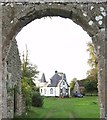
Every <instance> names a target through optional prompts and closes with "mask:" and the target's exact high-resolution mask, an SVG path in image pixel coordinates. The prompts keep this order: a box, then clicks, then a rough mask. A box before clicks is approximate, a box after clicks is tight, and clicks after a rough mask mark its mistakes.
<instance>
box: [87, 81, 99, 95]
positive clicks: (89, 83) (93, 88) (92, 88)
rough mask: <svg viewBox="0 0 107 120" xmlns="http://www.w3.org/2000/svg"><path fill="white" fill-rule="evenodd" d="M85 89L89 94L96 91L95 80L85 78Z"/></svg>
mask: <svg viewBox="0 0 107 120" xmlns="http://www.w3.org/2000/svg"><path fill="white" fill-rule="evenodd" d="M85 90H86V92H87V93H91V95H92V93H93V92H97V81H94V80H92V81H91V80H87V81H86V82H85Z"/></svg>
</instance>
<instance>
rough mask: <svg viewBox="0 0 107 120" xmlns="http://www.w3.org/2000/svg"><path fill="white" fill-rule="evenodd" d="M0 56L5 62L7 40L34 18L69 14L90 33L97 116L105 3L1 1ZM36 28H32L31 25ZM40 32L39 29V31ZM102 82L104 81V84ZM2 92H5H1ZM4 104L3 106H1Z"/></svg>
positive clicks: (103, 57) (103, 56) (102, 93)
mask: <svg viewBox="0 0 107 120" xmlns="http://www.w3.org/2000/svg"><path fill="white" fill-rule="evenodd" d="M1 6H2V43H3V49H2V51H3V53H2V60H3V63H4V64H5V58H6V56H7V53H8V50H9V46H10V44H11V41H12V40H13V39H15V36H16V35H17V34H18V33H19V32H20V30H21V29H22V28H23V27H24V26H26V25H27V24H28V23H30V22H31V21H33V20H35V19H39V18H42V17H46V16H60V17H63V18H69V19H71V20H73V21H74V22H75V23H76V24H78V25H80V26H81V27H82V28H83V29H84V30H85V31H86V32H87V33H88V34H89V35H90V37H92V41H93V43H94V45H95V49H96V51H97V57H98V62H99V83H98V86H99V87H98V88H99V101H100V117H101V118H105V117H106V114H107V105H106V101H107V99H106V96H107V95H105V93H106V91H107V90H106V89H105V85H107V83H106V82H107V76H106V74H107V68H106V64H107V63H106V59H107V58H106V57H107V55H106V40H105V38H106V36H105V35H106V33H105V28H106V26H105V18H106V4H105V3H98V4H97V3H76V2H73V3H72V2H71V3H54V2H53V3H27V2H23V3H15V2H14V3H12V2H10V3H9V2H8V3H3V4H2V5H1ZM35 29H36V28H35ZM41 34H42V33H41ZM105 83H106V84H105ZM4 94H5V93H4ZM3 108H5V106H4V107H3Z"/></svg>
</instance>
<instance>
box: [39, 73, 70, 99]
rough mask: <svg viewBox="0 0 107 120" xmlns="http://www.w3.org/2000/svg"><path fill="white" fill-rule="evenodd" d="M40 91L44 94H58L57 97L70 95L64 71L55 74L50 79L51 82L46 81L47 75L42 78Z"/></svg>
mask: <svg viewBox="0 0 107 120" xmlns="http://www.w3.org/2000/svg"><path fill="white" fill-rule="evenodd" d="M39 91H40V94H41V95H42V96H56V97H69V96H70V87H69V85H68V83H67V80H66V75H65V74H64V73H58V72H57V71H55V74H54V75H53V76H52V78H51V79H50V83H48V82H46V79H45V75H44V74H43V75H42V78H41V79H40V85H39Z"/></svg>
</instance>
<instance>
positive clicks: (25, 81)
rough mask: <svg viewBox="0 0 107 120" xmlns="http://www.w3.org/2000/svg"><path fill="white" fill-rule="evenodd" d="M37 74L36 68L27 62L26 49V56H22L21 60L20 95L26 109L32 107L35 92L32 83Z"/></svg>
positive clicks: (34, 86)
mask: <svg viewBox="0 0 107 120" xmlns="http://www.w3.org/2000/svg"><path fill="white" fill-rule="evenodd" d="M38 74H39V71H38V70H37V66H35V65H32V64H31V63H29V61H28V50H27V49H26V54H25V55H24V54H23V59H22V93H23V96H24V98H25V102H26V109H29V107H30V106H31V105H32V96H33V93H34V92H35V91H36V85H35V84H34V82H33V81H34V78H36V77H37V75H38Z"/></svg>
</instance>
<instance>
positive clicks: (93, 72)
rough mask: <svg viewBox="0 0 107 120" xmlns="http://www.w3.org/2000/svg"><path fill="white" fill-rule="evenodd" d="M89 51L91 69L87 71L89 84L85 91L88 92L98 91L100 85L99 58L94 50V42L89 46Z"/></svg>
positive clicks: (87, 83)
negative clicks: (98, 84)
mask: <svg viewBox="0 0 107 120" xmlns="http://www.w3.org/2000/svg"><path fill="white" fill-rule="evenodd" d="M87 46H88V49H87V51H88V52H89V54H90V58H89V59H88V64H89V65H90V67H91V69H90V70H88V71H87V78H86V79H87V82H86V83H85V89H86V91H87V92H89V91H90V92H91V93H92V91H97V83H98V62H97V56H96V52H95V49H94V45H93V43H92V42H89V43H88V44H87Z"/></svg>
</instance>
